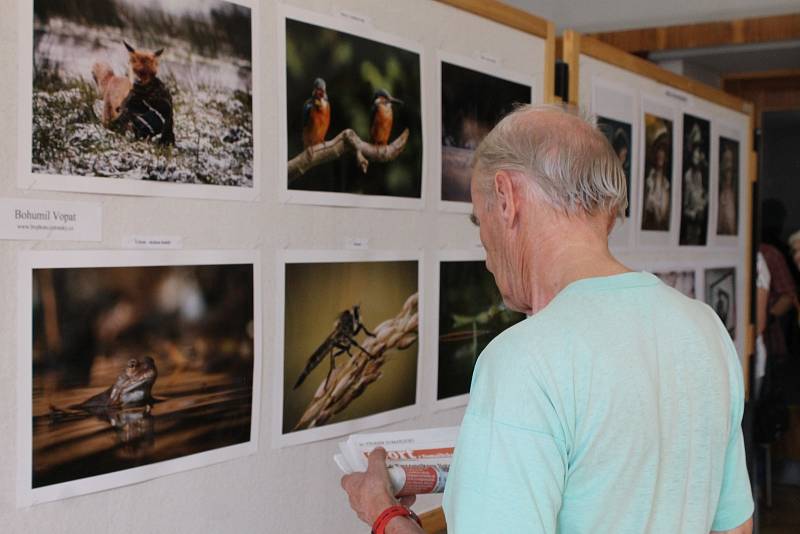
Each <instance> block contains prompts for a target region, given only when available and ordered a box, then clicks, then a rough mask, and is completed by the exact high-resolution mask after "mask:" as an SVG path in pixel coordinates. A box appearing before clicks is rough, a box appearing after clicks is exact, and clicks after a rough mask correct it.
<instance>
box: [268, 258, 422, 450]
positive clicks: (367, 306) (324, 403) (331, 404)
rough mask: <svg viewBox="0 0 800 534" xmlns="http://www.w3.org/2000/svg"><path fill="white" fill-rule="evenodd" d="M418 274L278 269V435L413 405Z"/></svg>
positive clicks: (412, 269) (353, 267)
mask: <svg viewBox="0 0 800 534" xmlns="http://www.w3.org/2000/svg"><path fill="white" fill-rule="evenodd" d="M418 268H419V263H418V262H417V261H405V260H404V261H333V262H328V261H325V262H303V263H288V262H287V263H286V264H285V316H284V338H283V383H282V389H283V402H282V405H283V415H282V433H283V434H288V433H293V432H298V431H305V430H308V429H314V428H318V427H322V426H324V425H332V424H334V423H341V422H345V421H355V420H358V419H360V418H365V417H368V416H375V415H376V414H382V413H384V412H389V411H392V410H397V409H399V408H403V407H408V406H411V405H414V404H415V403H416V395H417V365H418V362H417V358H418V352H419V348H418V336H419V312H418V310H419V295H418Z"/></svg>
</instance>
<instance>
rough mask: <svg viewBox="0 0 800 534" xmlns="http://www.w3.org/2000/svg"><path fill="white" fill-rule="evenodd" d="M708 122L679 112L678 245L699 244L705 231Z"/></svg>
mask: <svg viewBox="0 0 800 534" xmlns="http://www.w3.org/2000/svg"><path fill="white" fill-rule="evenodd" d="M710 129H711V125H710V123H709V122H708V121H707V120H705V119H701V118H699V117H695V116H693V115H689V114H688V113H684V115H683V166H682V168H681V169H682V172H681V177H682V180H683V181H682V182H681V227H680V240H679V244H681V245H695V246H703V245H705V244H706V241H707V237H708V236H707V234H708V199H709V189H708V176H709V155H710V147H711V140H710V138H709V136H710Z"/></svg>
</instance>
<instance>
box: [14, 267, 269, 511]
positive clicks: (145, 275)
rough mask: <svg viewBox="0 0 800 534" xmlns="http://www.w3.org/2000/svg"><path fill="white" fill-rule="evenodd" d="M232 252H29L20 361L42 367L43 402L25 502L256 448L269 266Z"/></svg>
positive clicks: (33, 394) (31, 399)
mask: <svg viewBox="0 0 800 534" xmlns="http://www.w3.org/2000/svg"><path fill="white" fill-rule="evenodd" d="M224 256H225V257H224V258H223V255H222V254H219V253H208V254H201V253H175V254H167V253H154V254H151V255H146V254H145V255H143V254H142V253H136V254H134V253H129V252H119V253H117V252H47V253H36V254H32V255H31V256H30V258H31V259H30V260H24V261H27V265H26V268H25V269H24V270H23V275H22V276H23V278H24V279H25V280H24V283H25V285H23V286H22V287H27V291H28V292H29V296H28V298H27V299H23V300H24V301H25V302H24V303H23V304H22V307H24V308H26V310H25V311H26V316H27V317H28V318H29V319H28V323H27V325H24V326H23V329H24V330H25V331H26V336H25V337H23V338H22V339H23V340H27V343H28V344H27V345H25V344H23V347H22V349H23V350H22V353H23V356H22V360H21V362H20V364H21V366H22V367H21V368H22V369H27V370H29V371H28V372H29V373H31V374H30V375H29V376H27V377H25V378H24V380H23V381H22V384H28V385H29V386H30V388H29V389H27V391H23V392H22V393H21V397H22V400H23V404H22V406H26V407H28V408H29V409H30V417H29V418H27V421H28V423H29V426H28V428H29V429H30V433H29V435H28V436H26V438H27V439H28V446H26V447H25V448H24V449H23V450H22V451H21V455H23V458H24V461H22V462H21V470H22V471H21V474H22V478H21V480H20V484H21V485H20V492H21V493H20V500H21V502H23V503H27V504H31V503H36V502H44V501H49V500H54V499H60V498H64V497H69V496H71V495H80V494H83V493H89V492H93V491H99V490H103V489H108V488H111V487H115V486H121V485H126V484H132V483H136V482H141V481H143V480H147V479H149V478H153V477H156V476H162V475H165V474H169V473H174V472H177V471H182V470H186V469H190V468H195V467H202V466H205V465H209V464H211V463H214V462H219V461H222V460H227V459H232V458H235V457H238V456H243V455H245V454H249V453H252V452H254V451H255V444H256V439H257V434H256V432H255V430H256V429H257V414H258V410H257V402H258V398H259V377H260V352H259V347H260V338H259V332H260V322H259V320H258V319H259V317H258V314H257V311H256V310H257V306H258V303H257V301H256V299H257V298H258V294H259V293H258V291H257V288H256V287H255V277H256V276H257V273H256V272H255V264H254V259H253V258H254V255H253V254H252V253H234V252H227V251H226V253H225V255H224ZM22 389H23V390H25V389H26V388H24V387H23V388H22ZM254 401H255V402H254Z"/></svg>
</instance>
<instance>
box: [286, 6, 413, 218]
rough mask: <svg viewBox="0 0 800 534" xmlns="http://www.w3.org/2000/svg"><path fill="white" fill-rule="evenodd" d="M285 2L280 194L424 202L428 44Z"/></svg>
mask: <svg viewBox="0 0 800 534" xmlns="http://www.w3.org/2000/svg"><path fill="white" fill-rule="evenodd" d="M280 9H281V13H282V16H281V17H280V29H279V34H280V36H279V42H278V46H279V54H280V59H281V61H282V65H283V67H284V69H283V70H282V72H284V73H285V75H283V76H281V80H280V88H281V90H280V99H281V104H280V107H281V115H282V121H283V130H282V131H283V132H285V133H284V134H283V135H281V136H279V137H280V150H279V154H280V155H281V156H280V161H281V165H280V171H279V176H281V182H282V186H281V197H282V200H283V201H285V202H296V203H303V204H323V205H336V206H361V207H382V208H394V209H421V208H422V206H423V200H422V198H423V194H422V192H423V187H422V176H423V174H424V169H425V158H424V149H423V147H424V143H423V124H424V121H423V105H422V94H421V84H422V78H423V75H422V70H421V64H422V62H421V47H420V46H419V45H418V44H417V43H413V42H410V41H404V40H402V39H399V38H397V37H394V36H391V35H387V34H384V33H381V32H378V31H377V30H375V29H373V28H372V27H371V26H370V25H369V24H367V23H363V24H361V23H356V22H352V21H348V20H347V19H345V18H344V17H341V18H335V17H330V16H325V15H320V14H317V13H313V12H309V11H304V10H300V9H296V8H293V7H290V6H281V8H280ZM284 158H285V159H284ZM284 161H285V162H286V164H285V165H284V164H283V162H284Z"/></svg>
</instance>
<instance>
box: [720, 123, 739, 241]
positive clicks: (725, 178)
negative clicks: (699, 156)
mask: <svg viewBox="0 0 800 534" xmlns="http://www.w3.org/2000/svg"><path fill="white" fill-rule="evenodd" d="M718 193H719V200H718V201H717V235H732V236H735V235H737V233H738V228H739V141H734V140H733V139H728V138H727V137H720V138H719V191H718Z"/></svg>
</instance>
